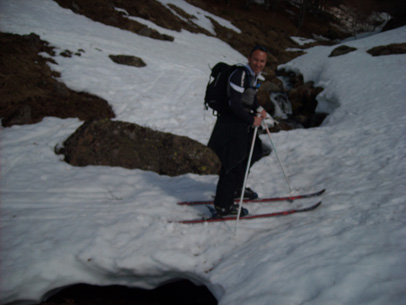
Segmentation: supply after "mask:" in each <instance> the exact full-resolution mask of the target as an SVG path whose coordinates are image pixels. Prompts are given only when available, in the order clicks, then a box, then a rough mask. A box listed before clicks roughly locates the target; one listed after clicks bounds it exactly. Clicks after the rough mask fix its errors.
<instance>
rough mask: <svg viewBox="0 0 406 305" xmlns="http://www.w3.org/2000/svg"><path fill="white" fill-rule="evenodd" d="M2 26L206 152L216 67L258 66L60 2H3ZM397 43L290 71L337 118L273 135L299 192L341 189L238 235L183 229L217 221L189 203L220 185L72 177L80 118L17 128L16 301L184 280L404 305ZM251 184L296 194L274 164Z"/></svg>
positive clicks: (12, 166)
mask: <svg viewBox="0 0 406 305" xmlns="http://www.w3.org/2000/svg"><path fill="white" fill-rule="evenodd" d="M166 2H169V1H163V3H166ZM176 4H177V5H185V7H186V6H187V7H188V10H189V13H190V12H191V11H190V10H191V7H190V6H189V5H186V4H185V2H183V1H176ZM196 11H198V10H196ZM196 14H197V13H196ZM198 17H199V18H203V20H204V18H205V17H204V16H202V14H201V13H200V14H198ZM137 20H139V19H137ZM145 23H146V24H148V25H149V26H154V25H152V24H151V23H150V22H148V21H145ZM200 24H202V25H204V26H206V25H207V26H210V25H209V24H207V23H206V21H205V20H204V21H202V22H201V23H200ZM225 24H226V22H225ZM0 27H1V29H2V31H4V32H12V33H17V34H29V33H31V32H34V33H36V34H38V35H40V36H41V39H43V40H47V41H49V42H50V43H51V44H52V45H53V46H56V47H57V48H58V49H59V50H60V51H63V50H65V49H69V50H71V51H76V50H77V49H83V50H85V53H84V54H83V55H82V56H81V57H77V56H75V57H72V58H64V57H62V56H56V57H55V58H54V59H55V60H56V61H57V63H58V65H53V66H52V68H53V69H54V70H56V71H60V72H61V73H62V77H61V79H62V81H63V82H65V83H66V84H67V85H68V86H69V87H70V88H72V89H75V90H78V91H79V90H80V91H81V90H84V91H88V92H90V93H93V94H96V95H99V96H101V97H103V98H104V99H106V100H108V102H109V103H110V104H111V105H112V107H113V109H114V111H115V113H116V114H117V120H123V121H128V122H136V123H138V124H140V125H146V126H149V127H152V128H155V129H158V130H162V131H166V132H172V133H175V134H179V135H185V136H188V137H191V138H193V139H195V140H197V141H200V142H201V143H206V142H207V140H208V138H209V136H210V132H211V129H212V127H213V124H214V118H213V117H212V116H211V115H210V114H209V113H205V112H204V111H203V106H202V104H203V94H204V87H205V84H206V82H207V80H208V74H209V68H208V65H213V64H214V63H216V62H217V61H220V60H221V61H226V62H229V63H235V62H244V61H245V58H244V56H243V55H241V54H239V53H238V52H236V51H234V50H232V49H231V48H230V47H229V46H228V45H226V44H225V43H223V42H222V41H219V40H218V39H215V38H212V37H207V36H205V35H198V34H191V33H189V32H186V31H182V32H180V33H177V32H172V31H168V30H165V29H162V28H159V27H157V26H154V27H155V28H156V29H158V30H159V31H160V32H162V33H167V34H169V35H171V36H174V37H175V41H174V42H167V41H157V40H153V39H149V38H146V37H142V36H137V35H135V34H132V33H130V32H126V31H122V30H119V29H116V28H113V27H109V26H105V25H103V24H100V23H96V22H93V21H91V20H89V19H87V18H85V17H83V16H79V15H75V14H73V13H72V12H71V11H69V10H66V9H63V8H61V7H59V6H58V5H57V4H56V3H55V2H52V1H51V0H37V1H35V2H34V1H29V0H17V1H16V0H1V1H0ZM395 42H396V43H397V42H406V27H403V28H399V29H397V30H393V31H390V32H386V33H381V34H376V35H373V36H370V37H367V38H364V39H360V40H355V41H351V42H346V45H349V46H353V47H356V48H357V51H355V52H352V53H349V54H347V55H343V56H340V57H333V58H329V57H328V55H329V54H330V52H331V51H332V50H333V48H334V47H314V48H312V49H309V50H308V51H307V54H306V55H303V56H301V57H299V58H297V59H295V60H293V61H292V62H290V63H288V64H287V65H285V68H288V69H292V70H295V71H301V72H302V73H303V74H304V77H305V79H306V80H314V81H315V82H316V85H317V86H322V87H324V88H325V90H324V91H323V92H322V93H321V94H320V99H319V101H320V105H319V107H320V109H321V110H328V111H330V112H331V115H330V116H329V117H328V119H327V120H326V121H325V123H324V124H323V126H321V127H319V128H314V129H307V130H294V131H289V132H280V133H278V134H274V135H273V138H272V139H273V142H274V144H275V145H276V147H277V149H278V154H279V157H280V158H281V161H282V162H283V164H284V166H285V168H286V170H287V174H288V176H289V179H290V182H291V184H292V186H293V188H294V192H295V193H299V192H308V191H311V190H316V189H319V188H327V192H326V193H325V194H324V195H323V205H322V206H321V207H320V208H319V209H317V210H316V211H314V212H311V213H307V214H298V215H292V216H288V217H281V218H275V219H266V220H253V221H240V222H239V224H238V227H237V232H236V234H234V228H235V224H234V223H218V224H209V225H207V224H206V225H192V226H190V225H180V224H174V223H168V222H167V221H168V220H174V219H179V218H194V217H196V216H197V214H198V213H203V212H205V208H204V207H197V208H192V207H182V206H177V205H176V202H177V201H181V200H188V199H190V200H192V199H203V198H209V197H211V195H212V194H213V192H214V189H215V186H216V182H217V177H216V176H198V175H192V174H188V175H183V176H179V177H175V178H171V177H167V176H159V175H157V174H155V173H152V172H147V171H141V170H128V169H122V168H108V167H101V166H100V167H97V166H88V167H83V168H77V167H72V166H70V165H68V164H66V163H64V162H62V161H61V159H60V156H57V155H55V154H54V152H53V149H54V147H55V145H58V144H60V143H61V142H63V140H65V139H66V138H67V137H68V136H69V135H70V134H71V133H73V132H74V130H75V129H76V128H77V127H78V126H80V125H81V123H82V122H80V121H78V120H76V119H66V120H62V119H57V118H47V119H45V120H43V121H42V122H41V123H38V124H35V125H27V126H13V127H11V128H3V129H1V134H0V149H1V150H0V153H1V156H0V158H1V159H0V162H1V180H0V188H1V205H0V234H1V253H0V262H1V265H0V268H1V269H0V274H1V280H0V281H1V282H0V297H1V301H0V302H1V304H7V303H8V302H11V301H15V300H26V301H27V302H26V303H29V300H33V301H38V300H40V299H41V297H42V296H43V295H44V294H45V293H47V292H48V291H50V290H51V289H54V288H57V287H61V286H65V285H70V284H75V283H84V282H85V283H89V284H98V285H108V284H123V285H129V286H138V287H144V288H153V287H155V286H157V285H159V284H160V283H162V282H164V281H166V280H168V279H173V278H188V279H191V280H193V281H195V282H197V283H202V284H206V285H207V286H208V287H209V288H210V289H211V291H212V292H213V293H214V294H215V295H216V297H217V298H218V300H219V301H220V302H219V303H220V304H222V305H226V304H229V305H231V304H254V305H262V304H264V305H265V304H277V305H284V304H312V305H318V304H320V305H321V304H323V305H324V304H333V305H334V304H368V305H369V304H395V305H401V304H404V296H405V291H406V267H405V266H406V255H405V254H406V243H405V240H406V228H405V215H406V208H405V203H406V188H405V181H406V166H405V165H406V160H405V155H406V147H405V146H406V139H405V137H406V136H405V127H406V98H405V97H406V89H405V86H404V85H405V80H406V77H405V74H404V71H405V68H406V56H405V55H390V56H381V57H372V56H370V55H369V54H367V53H366V50H367V49H369V48H371V47H373V46H376V45H384V44H389V43H395ZM208 46H210V48H208ZM109 54H128V55H136V56H139V57H141V58H142V59H143V60H144V61H145V62H146V63H147V66H146V67H145V68H142V69H137V68H134V67H126V66H121V65H117V64H114V63H113V62H112V61H111V60H110V59H109V58H108V55H109ZM263 140H264V141H267V140H268V139H267V138H266V137H264V138H263ZM249 185H250V186H251V187H253V186H254V187H255V190H257V191H258V192H259V193H260V195H261V196H269V195H284V194H286V193H287V192H288V187H287V185H286V183H285V180H284V179H283V176H282V173H281V171H280V168H279V165H278V163H277V162H276V159H275V156H274V155H271V156H269V157H267V158H265V159H263V160H261V161H260V162H259V163H258V164H256V165H255V166H254V168H253V169H252V171H251V175H250V180H249ZM313 201H314V199H307V200H303V201H298V202H295V203H293V204H292V203H278V204H255V205H252V206H249V207H248V208H249V210H250V212H251V213H256V212H258V213H259V212H270V211H277V210H282V209H286V208H291V207H292V206H295V207H296V206H302V205H303V206H306V205H308V204H311V203H312V202H313ZM23 303H24V302H23Z"/></svg>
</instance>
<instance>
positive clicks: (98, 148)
mask: <svg viewBox="0 0 406 305" xmlns="http://www.w3.org/2000/svg"><path fill="white" fill-rule="evenodd" d="M55 151H56V153H58V154H63V155H64V156H65V161H66V162H67V163H69V164H71V165H74V166H86V165H104V166H120V167H124V168H129V169H135V168H138V169H142V170H147V171H153V172H156V173H158V174H160V175H168V176H177V175H182V174H186V173H195V174H199V175H208V174H217V173H218V171H219V169H220V161H219V160H218V158H217V156H216V154H215V153H214V152H213V151H212V150H211V149H209V148H208V147H207V146H205V145H203V144H201V143H199V142H197V141H194V140H192V139H189V138H187V137H183V136H177V135H173V134H170V133H165V132H158V131H155V130H152V129H150V128H146V127H142V126H139V125H137V124H132V123H126V122H120V121H111V120H108V119H104V120H97V121H92V122H85V123H84V124H83V125H82V126H80V127H79V128H78V129H77V130H76V131H75V132H74V133H73V134H72V135H71V136H70V137H69V138H68V139H67V140H66V141H65V142H64V143H63V145H62V147H56V148H55Z"/></svg>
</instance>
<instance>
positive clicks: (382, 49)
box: [367, 43, 406, 56]
mask: <svg viewBox="0 0 406 305" xmlns="http://www.w3.org/2000/svg"><path fill="white" fill-rule="evenodd" d="M367 52H368V53H369V54H371V55H372V56H382V55H395V54H406V43H393V44H389V45H386V46H378V47H375V48H372V49H369V50H368V51H367Z"/></svg>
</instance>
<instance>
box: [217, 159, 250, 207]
mask: <svg viewBox="0 0 406 305" xmlns="http://www.w3.org/2000/svg"><path fill="white" fill-rule="evenodd" d="M247 161H248V160H245V161H244V162H241V163H240V164H237V165H236V166H235V167H234V168H233V169H231V170H230V171H228V172H226V171H225V169H224V168H221V170H220V177H219V180H218V182H217V189H216V197H215V198H214V205H215V206H216V207H219V208H222V209H224V211H229V209H230V208H231V206H232V204H234V195H235V191H236V190H238V189H241V188H242V187H243V184H244V176H245V171H246V169H247V168H246V167H247Z"/></svg>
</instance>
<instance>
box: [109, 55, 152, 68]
mask: <svg viewBox="0 0 406 305" xmlns="http://www.w3.org/2000/svg"><path fill="white" fill-rule="evenodd" d="M109 57H110V59H111V60H112V61H114V62H115V63H117V64H120V65H127V66H133V67H138V68H141V67H145V66H146V65H147V64H146V63H145V62H144V61H143V60H142V59H141V58H139V57H137V56H131V55H109Z"/></svg>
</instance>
